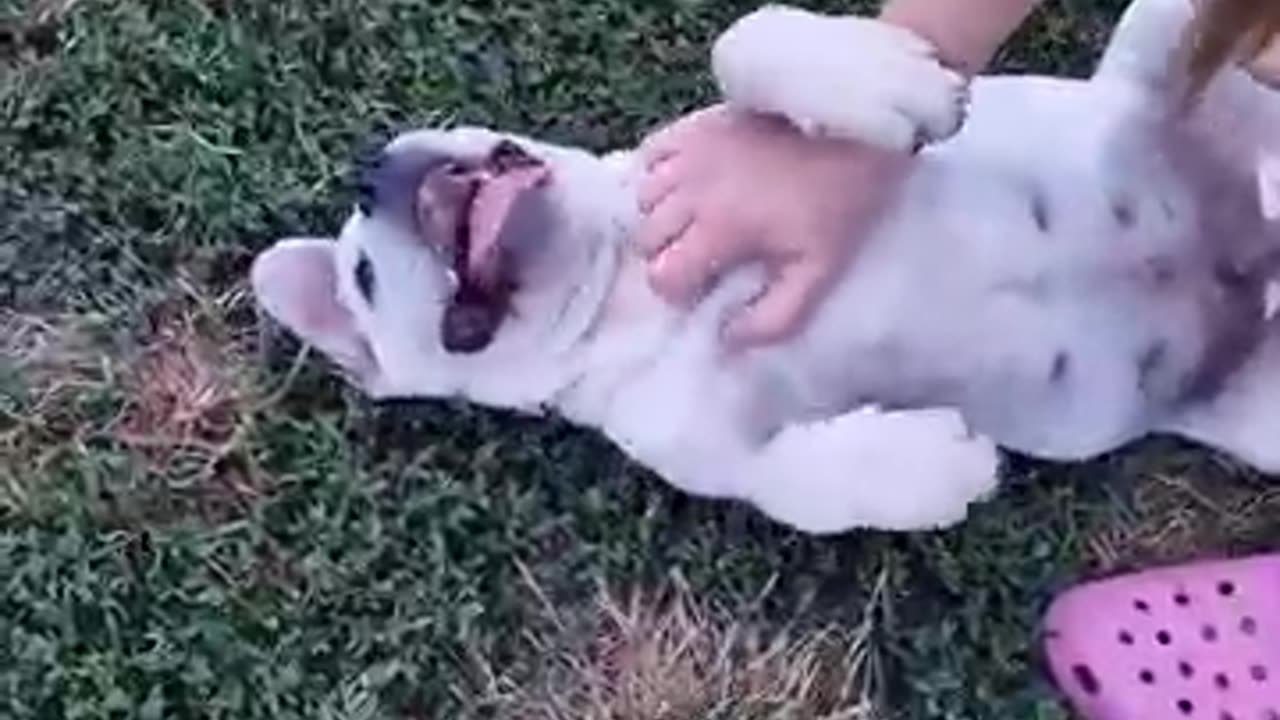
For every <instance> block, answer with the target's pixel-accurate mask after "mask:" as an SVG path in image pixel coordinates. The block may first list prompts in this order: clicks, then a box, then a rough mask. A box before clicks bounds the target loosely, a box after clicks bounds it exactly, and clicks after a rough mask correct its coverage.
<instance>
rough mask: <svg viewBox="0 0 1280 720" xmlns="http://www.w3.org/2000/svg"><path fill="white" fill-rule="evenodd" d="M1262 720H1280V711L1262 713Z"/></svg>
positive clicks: (1264, 711)
mask: <svg viewBox="0 0 1280 720" xmlns="http://www.w3.org/2000/svg"><path fill="white" fill-rule="evenodd" d="M1262 720H1280V710H1276V709H1275V708H1271V709H1269V710H1263V711H1262Z"/></svg>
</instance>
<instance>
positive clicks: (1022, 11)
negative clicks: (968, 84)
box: [880, 0, 1040, 75]
mask: <svg viewBox="0 0 1280 720" xmlns="http://www.w3.org/2000/svg"><path fill="white" fill-rule="evenodd" d="M1039 2H1040V0H887V1H886V2H885V5H884V7H883V8H882V9H881V11H880V19H882V20H884V21H886V22H890V23H893V24H895V25H899V26H901V27H905V28H907V29H908V30H911V31H913V32H915V33H917V34H919V35H921V36H923V37H924V38H925V39H927V40H928V41H929V42H931V43H933V45H934V46H935V47H937V48H938V52H939V53H940V54H941V56H942V60H943V62H945V63H946V64H947V65H949V66H951V67H953V68H955V69H956V70H959V71H961V72H963V73H965V74H966V75H975V74H977V73H979V72H981V71H982V70H983V69H984V68H985V67H986V66H987V63H989V62H991V58H992V57H993V56H994V55H995V53H996V51H997V50H998V49H999V48H1000V46H1001V45H1002V44H1004V41H1005V40H1007V39H1008V38H1009V36H1010V35H1012V34H1013V32H1014V31H1015V30H1017V29H1018V26H1020V25H1021V24H1022V23H1023V22H1024V21H1025V20H1026V19H1027V16H1028V15H1030V14H1031V11H1032V10H1033V9H1035V7H1036V6H1037V5H1038V4H1039Z"/></svg>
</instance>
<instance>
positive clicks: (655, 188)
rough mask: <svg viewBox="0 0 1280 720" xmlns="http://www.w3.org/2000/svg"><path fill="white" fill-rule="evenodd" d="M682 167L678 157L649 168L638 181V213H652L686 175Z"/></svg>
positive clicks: (685, 170) (682, 164)
mask: <svg viewBox="0 0 1280 720" xmlns="http://www.w3.org/2000/svg"><path fill="white" fill-rule="evenodd" d="M684 165H685V163H683V162H681V160H680V158H679V157H670V158H668V159H666V160H663V161H662V162H660V163H657V164H655V165H653V166H651V167H650V168H649V171H648V172H647V173H645V175H644V177H643V179H641V181H640V188H639V191H640V212H642V213H644V214H646V215H647V214H649V213H651V212H653V211H654V209H655V208H656V207H657V206H658V205H659V204H661V203H662V202H663V201H664V200H665V199H666V198H667V197H668V196H670V195H671V193H672V191H674V190H675V189H676V188H677V187H678V186H679V185H680V183H681V181H682V180H684V178H685V177H686V175H687V168H685V167H684Z"/></svg>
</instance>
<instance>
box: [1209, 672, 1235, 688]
mask: <svg viewBox="0 0 1280 720" xmlns="http://www.w3.org/2000/svg"><path fill="white" fill-rule="evenodd" d="M1213 686H1214V687H1216V688H1218V689H1219V690H1221V691H1223V692H1226V691H1227V690H1230V689H1231V678H1229V677H1227V674H1226V673H1218V674H1217V675H1214V676H1213Z"/></svg>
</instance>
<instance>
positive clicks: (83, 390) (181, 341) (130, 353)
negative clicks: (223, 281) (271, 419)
mask: <svg viewBox="0 0 1280 720" xmlns="http://www.w3.org/2000/svg"><path fill="white" fill-rule="evenodd" d="M248 302H250V300H249V299H248V298H247V296H246V294H245V293H244V292H243V290H240V289H235V290H233V291H229V292H227V293H223V294H212V293H209V292H207V291H206V290H204V289H203V288H201V287H199V286H198V285H196V284H194V283H192V282H190V281H187V280H185V279H183V278H181V277H180V278H179V279H178V280H176V281H175V282H174V285H173V290H172V292H171V293H169V294H168V296H167V299H166V300H165V301H164V302H162V303H159V304H158V305H157V306H156V307H154V308H153V309H152V312H150V313H149V318H150V322H149V325H148V327H146V328H143V329H141V331H140V332H138V333H136V336H135V337H132V338H130V339H128V340H122V339H120V335H121V333H113V332H112V331H110V330H109V329H107V328H106V327H105V325H104V323H103V322H102V321H95V320H94V319H93V318H84V317H54V318H40V317H34V316H29V315H15V314H12V313H10V314H7V315H4V316H0V333H3V337H4V340H3V344H2V345H0V351H2V353H3V357H2V361H3V368H4V370H5V372H6V373H7V375H8V378H9V383H8V385H7V386H6V387H7V389H5V390H3V395H0V480H2V481H3V487H4V495H5V497H4V498H3V502H4V504H5V505H7V506H8V507H9V509H10V510H13V509H17V508H19V507H22V506H24V505H26V503H27V501H28V500H29V499H30V497H31V495H32V493H33V491H35V490H38V489H37V488H32V487H30V483H31V482H33V479H36V478H42V479H46V480H47V479H48V478H49V477H56V476H57V473H56V471H52V470H50V468H51V467H52V465H53V464H54V463H55V462H57V461H58V460H59V459H66V458H68V457H71V458H74V457H76V456H85V457H87V456H89V455H90V453H89V452H88V447H89V445H90V444H93V443H97V444H99V445H100V444H101V443H103V442H106V443H109V444H111V445H114V446H115V447H118V448H119V449H121V450H122V451H123V452H124V453H125V454H126V455H127V457H128V458H129V460H130V467H131V469H132V472H131V473H126V475H131V477H130V478H128V479H127V480H125V479H121V480H120V482H121V483H122V485H123V486H122V487H120V488H114V489H115V490H120V491H122V492H124V493H125V494H127V495H132V497H131V498H130V502H126V503H124V505H118V507H117V509H120V507H126V506H127V507H129V508H131V509H130V511H129V513H128V514H133V513H134V512H136V513H140V514H141V515H142V517H143V518H145V519H147V520H151V521H162V520H164V519H166V518H165V517H164V516H173V515H175V514H186V513H188V512H189V511H196V512H199V513H200V514H202V515H206V516H217V517H222V516H225V515H226V514H227V513H228V512H234V511H235V510H236V509H238V508H241V507H243V506H244V505H245V503H246V502H248V501H249V500H252V499H254V498H256V497H258V496H259V495H261V494H262V493H264V492H266V491H268V490H269V486H270V481H269V479H268V478H267V476H266V474H265V473H263V472H262V471H261V470H260V468H259V467H258V466H257V464H256V462H255V460H254V455H253V453H252V442H251V441H252V433H253V431H254V427H255V419H256V417H257V416H258V414H259V413H260V412H261V410H262V409H264V408H265V407H266V406H267V405H268V404H269V403H270V402H271V397H269V396H268V395H267V393H265V392H264V391H263V390H262V387H261V384H260V382H259V378H260V377H261V375H260V373H259V372H257V371H256V370H255V367H254V361H255V358H254V357H253V354H252V352H251V351H250V348H251V347H252V346H251V344H250V342H249V338H248V336H247V335H246V333H245V332H244V331H242V330H239V329H237V328H236V327H235V326H234V325H233V324H232V323H231V322H230V321H229V319H228V318H230V317H232V316H233V315H235V314H236V313H238V312H239V311H241V310H243V309H244V308H245V307H246V303H248Z"/></svg>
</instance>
